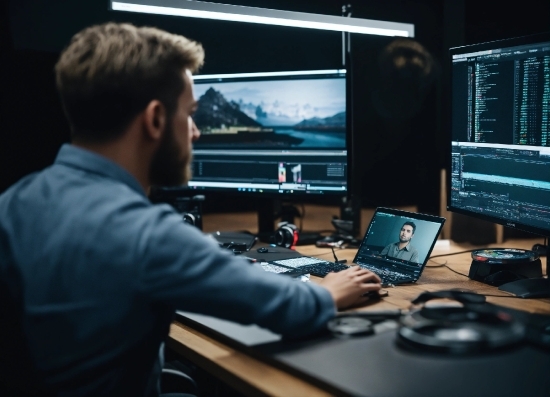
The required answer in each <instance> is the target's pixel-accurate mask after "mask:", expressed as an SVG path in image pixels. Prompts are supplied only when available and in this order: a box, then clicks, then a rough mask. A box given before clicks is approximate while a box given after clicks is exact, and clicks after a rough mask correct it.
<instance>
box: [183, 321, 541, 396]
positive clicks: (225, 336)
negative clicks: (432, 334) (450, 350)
mask: <svg viewBox="0 0 550 397" xmlns="http://www.w3.org/2000/svg"><path fill="white" fill-rule="evenodd" d="M201 317H202V318H201ZM178 319H179V320H180V321H182V322H183V323H186V324H188V325H191V326H193V327H195V328H197V329H199V330H201V331H202V332H204V333H206V334H211V335H213V336H214V337H216V338H218V339H220V340H222V341H224V342H225V343H227V344H228V345H230V346H232V347H234V348H236V349H240V350H242V351H245V352H247V353H248V354H250V355H252V356H254V357H256V358H258V359H261V360H263V361H267V362H268V363H270V364H271V365H273V366H275V367H279V368H281V369H283V370H285V371H288V372H290V373H293V374H294V375H297V376H300V377H302V378H305V379H307V380H309V381H310V382H311V383H312V384H314V385H317V386H318V387H320V388H323V389H325V390H327V391H328V392H330V393H332V394H334V395H341V396H369V397H386V396H387V397H400V396H403V397H405V396H406V397H415V396H418V397H441V396H446V397H462V396H484V397H485V396H499V397H503V396H530V397H538V396H550V376H548V374H549V373H550V351H549V350H543V349H540V348H537V347H534V346H531V345H527V344H524V345H520V346H516V347H512V348H509V349H505V350H499V351H496V352H492V353H484V354H480V355H471V356H452V355H449V354H436V353H429V352H426V351H411V350H407V349H404V348H402V347H401V346H399V345H398V343H397V335H396V331H386V332H383V333H380V334H377V335H370V336H360V337H352V338H348V339H341V338H336V337H333V336H332V335H331V334H329V333H328V332H327V333H321V334H319V335H316V336H314V337H311V338H308V339H304V340H287V339H282V338H281V337H280V336H279V335H277V334H273V333H270V331H267V330H265V329H261V328H259V327H255V326H252V327H251V326H243V325H240V324H236V323H232V322H229V321H225V320H218V319H214V321H211V320H212V319H208V317H207V316H194V315H192V316H186V314H185V313H183V312H180V313H179V315H178Z"/></svg>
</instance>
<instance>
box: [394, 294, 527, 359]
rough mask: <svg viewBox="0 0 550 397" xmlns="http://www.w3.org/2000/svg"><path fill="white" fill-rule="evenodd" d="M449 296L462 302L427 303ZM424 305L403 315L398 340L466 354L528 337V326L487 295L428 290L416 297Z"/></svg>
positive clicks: (425, 348) (418, 347)
mask: <svg viewBox="0 0 550 397" xmlns="http://www.w3.org/2000/svg"><path fill="white" fill-rule="evenodd" d="M440 298H446V299H451V300H454V301H456V302H459V303H461V305H442V306H431V307H430V306H425V305H424V304H425V303H426V302H428V301H430V300H432V299H440ZM412 303H413V304H414V305H421V306H420V308H417V309H413V310H411V311H410V312H409V313H408V314H406V315H405V316H404V317H403V318H402V319H401V327H400V328H399V331H398V342H400V345H401V346H402V347H405V348H409V349H414V350H422V351H431V352H435V353H446V354H453V355H456V354H458V355H463V354H472V353H480V352H485V351H489V350H494V349H498V348H503V347H508V346H511V345H513V344H516V343H518V342H521V341H523V340H524V338H525V327H524V325H523V324H522V323H520V322H518V321H516V320H515V319H514V318H513V317H512V316H511V315H510V314H508V313H506V312H504V311H502V310H501V309H499V308H498V307H497V306H493V305H490V304H487V303H485V296H483V295H478V294H476V293H473V292H463V291H457V290H445V291H436V292H424V293H422V294H420V295H419V296H418V297H417V298H416V299H414V300H413V301H412Z"/></svg>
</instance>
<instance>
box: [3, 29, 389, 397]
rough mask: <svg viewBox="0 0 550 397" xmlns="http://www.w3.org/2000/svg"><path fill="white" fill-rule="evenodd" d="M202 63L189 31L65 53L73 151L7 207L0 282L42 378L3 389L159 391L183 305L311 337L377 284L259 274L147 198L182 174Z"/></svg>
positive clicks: (99, 33) (62, 64)
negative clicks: (165, 353)
mask: <svg viewBox="0 0 550 397" xmlns="http://www.w3.org/2000/svg"><path fill="white" fill-rule="evenodd" d="M203 57H204V53H203V49H202V47H201V46H200V44H198V43H196V42H194V41H191V40H188V39H186V38H184V37H182V36H177V35H172V34H169V33H167V32H164V31H161V30H158V29H155V28H145V27H142V28H137V27H135V26H132V25H129V24H114V23H108V24H104V25H99V26H93V27H90V28H87V29H84V30H83V31H81V32H79V33H77V34H76V35H75V36H74V37H73V38H72V40H71V42H70V44H69V46H68V47H67V48H66V49H65V50H64V51H63V52H62V54H61V56H60V59H59V61H58V62H57V64H56V67H55V72H56V83H57V88H58V91H59V93H60V96H61V100H62V104H63V107H64V110H65V113H66V115H67V118H68V120H69V123H70V126H71V131H72V144H67V145H63V146H62V147H61V149H60V151H59V153H58V155H57V158H56V160H55V162H54V164H53V165H52V166H50V167H48V168H46V169H45V170H43V171H41V172H38V173H36V174H33V175H30V176H27V177H25V178H23V179H22V180H21V181H19V182H18V183H16V184H15V185H14V186H12V187H11V188H10V189H8V191H6V192H5V193H4V194H3V195H2V196H0V276H1V277H0V281H1V282H2V284H4V285H5V286H7V288H6V289H4V290H3V291H7V292H9V295H10V296H9V298H10V300H11V301H13V302H14V305H13V308H14V309H15V310H16V311H17V316H16V317H17V318H16V320H18V321H19V322H20V324H21V327H22V329H23V332H22V335H20V336H21V338H22V339H23V340H24V342H25V346H23V347H22V348H26V349H28V353H29V354H28V355H29V359H30V361H31V362H32V364H33V367H34V370H35V375H36V377H35V380H36V381H37V382H35V383H34V384H30V383H25V382H19V383H18V384H17V381H18V379H0V385H3V386H4V387H6V385H10V382H11V384H12V386H13V385H14V384H15V386H14V388H16V387H18V388H19V389H18V390H16V392H15V393H12V394H21V393H19V392H20V391H21V388H23V389H25V388H26V390H23V391H27V392H33V393H34V394H46V393H47V392H51V393H53V394H55V395H67V396H69V395H79V396H88V395H89V396H98V395H117V396H120V395H129V396H138V395H142V396H154V395H157V394H158V393H159V385H158V383H159V373H160V370H161V366H162V357H161V356H162V355H161V354H159V351H162V343H163V341H164V339H165V338H166V336H167V335H168V331H169V326H170V323H171V321H172V316H173V314H174V311H175V310H176V309H180V310H186V311H191V312H197V313H204V314H207V315H212V316H217V317H220V318H225V319H228V320H232V321H236V322H239V323H243V324H253V323H254V324H258V325H260V326H262V327H266V328H268V329H271V330H273V331H275V332H278V333H281V334H283V335H287V336H303V335H306V334H309V333H312V332H315V331H318V330H320V329H322V328H323V327H324V326H325V324H326V322H327V320H329V319H330V318H332V317H333V316H334V315H335V313H336V311H337V309H341V308H345V307H349V306H352V305H358V304H361V303H364V302H366V301H367V300H368V297H364V296H363V295H364V294H365V293H367V292H369V291H377V290H379V289H380V279H379V277H378V276H376V275H375V274H373V273H371V272H368V271H366V270H363V269H360V268H359V267H357V266H354V267H352V268H350V269H348V270H345V271H342V272H339V273H334V274H329V275H328V276H327V277H326V278H325V279H323V281H322V283H321V285H318V284H315V283H301V282H298V281H295V280H292V279H291V278H287V277H284V276H280V275H276V274H273V273H267V272H264V271H263V270H261V269H258V268H256V267H253V266H250V265H249V264H248V263H247V262H246V261H245V260H244V259H242V258H239V257H237V256H234V255H232V254H231V253H229V252H228V251H226V250H222V249H221V248H219V246H218V245H217V244H216V242H215V241H213V240H211V239H209V238H207V237H205V236H204V235H203V234H202V233H201V232H200V231H199V230H198V229H196V228H195V227H193V226H190V225H187V224H185V223H184V222H183V221H182V219H181V216H180V215H179V214H178V213H176V212H175V211H174V210H173V209H172V208H171V207H170V206H168V205H164V204H160V205H153V204H152V203H151V202H150V201H149V200H148V198H147V191H148V189H149V187H150V186H152V185H159V186H167V185H180V184H182V183H184V182H185V181H186V180H187V179H188V178H189V162H190V158H191V150H192V142H193V141H194V140H196V139H197V138H198V137H199V135H200V132H199V131H198V129H197V128H196V126H195V125H194V123H193V120H192V114H193V112H194V111H195V110H196V107H197V101H196V100H195V98H194V95H193V81H192V72H194V71H196V70H197V69H198V68H199V67H200V66H201V64H202V62H203ZM3 303H4V302H3ZM22 350H23V349H22ZM0 355H2V356H3V358H2V359H3V360H4V362H5V360H7V358H6V355H5V354H4V352H0ZM1 377H3V378H5V377H6V376H5V374H4V373H3V372H2V373H1V374H0V378H1ZM37 384H38V386H37ZM14 390H15V389H14ZM12 391H13V390H12ZM0 394H2V390H1V389H0Z"/></svg>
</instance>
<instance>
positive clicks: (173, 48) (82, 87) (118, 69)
mask: <svg viewBox="0 0 550 397" xmlns="http://www.w3.org/2000/svg"><path fill="white" fill-rule="evenodd" d="M203 61H204V51H203V48H202V46H201V45H200V44H199V43H197V42H195V41H192V40H189V39H187V38H185V37H183V36H179V35H175V34H171V33H168V32H165V31H162V30H160V29H156V28H152V27H136V26H133V25H130V24H117V23H106V24H103V25H96V26H91V27H89V28H86V29H84V30H82V31H81V32H79V33H77V34H76V35H74V36H73V38H72V40H71V42H70V43H69V45H68V46H67V48H66V49H65V50H64V51H63V52H62V54H61V57H60V58H59V61H58V62H57V64H56V65H55V75H56V84H57V89H58V91H59V93H60V96H61V102H62V104H63V108H64V110H65V114H66V115H67V118H68V120H69V124H70V126H71V131H72V134H73V138H77V139H80V140H83V141H87V142H106V141H110V140H113V139H115V138H117V137H118V136H120V135H121V134H122V133H123V131H124V129H125V128H126V127H127V126H128V125H129V123H130V122H131V121H132V119H133V118H134V117H135V116H137V115H138V114H139V113H140V112H141V111H143V110H144V109H145V108H146V107H147V104H148V103H149V102H151V101H152V100H154V99H157V100H159V101H161V102H162V104H163V105H164V106H165V107H166V110H167V115H168V117H169V118H171V116H172V114H173V113H174V112H175V110H176V107H177V102H178V98H179V96H180V95H181V93H182V92H183V90H184V88H185V87H184V80H183V72H184V70H185V69H188V70H189V71H191V72H195V71H196V70H197V69H198V68H199V67H200V66H201V65H202V64H203Z"/></svg>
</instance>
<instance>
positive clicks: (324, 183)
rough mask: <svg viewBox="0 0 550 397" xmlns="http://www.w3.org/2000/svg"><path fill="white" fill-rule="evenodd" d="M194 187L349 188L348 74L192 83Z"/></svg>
mask: <svg viewBox="0 0 550 397" xmlns="http://www.w3.org/2000/svg"><path fill="white" fill-rule="evenodd" d="M194 82H195V97H196V98H197V99H198V102H199V104H198V110H197V112H196V114H195V115H194V121H195V123H196V124H197V126H198V128H199V129H200V130H201V137H200V139H199V140H198V141H197V142H196V143H195V144H194V150H193V163H192V171H193V177H192V180H191V181H190V182H189V188H190V189H195V190H203V191H222V192H232V193H237V194H240V193H242V194H256V195H266V196H283V195H284V196H300V195H339V196H345V195H346V194H347V189H348V160H349V159H348V128H347V124H348V123H347V113H346V103H347V101H346V71H345V70H315V71H293V72H273V73H240V74H230V75H197V76H195V77H194Z"/></svg>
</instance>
